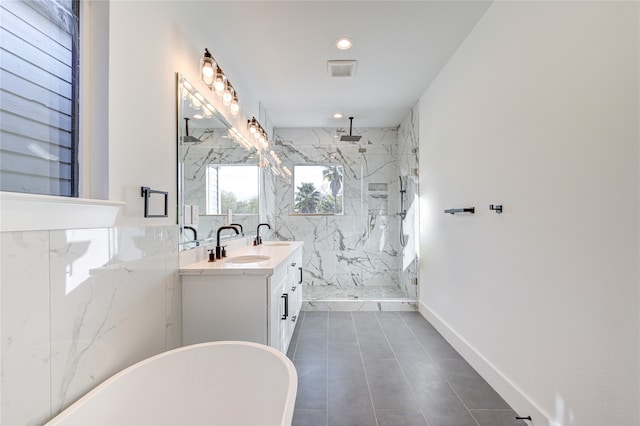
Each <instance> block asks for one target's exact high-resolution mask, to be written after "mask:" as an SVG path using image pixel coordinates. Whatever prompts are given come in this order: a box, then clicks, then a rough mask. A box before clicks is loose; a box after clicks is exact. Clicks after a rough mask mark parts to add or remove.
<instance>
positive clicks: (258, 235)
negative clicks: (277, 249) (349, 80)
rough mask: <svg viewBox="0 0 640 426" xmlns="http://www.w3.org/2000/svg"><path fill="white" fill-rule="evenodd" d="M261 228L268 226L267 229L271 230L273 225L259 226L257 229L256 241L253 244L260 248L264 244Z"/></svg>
mask: <svg viewBox="0 0 640 426" xmlns="http://www.w3.org/2000/svg"><path fill="white" fill-rule="evenodd" d="M261 226H266V227H267V228H269V229H271V225H269V224H268V223H261V224H259V225H258V228H257V229H256V239H255V240H254V242H253V245H254V246H259V245H260V244H262V237H261V236H260V227H261Z"/></svg>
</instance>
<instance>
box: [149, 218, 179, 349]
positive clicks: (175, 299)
mask: <svg viewBox="0 0 640 426" xmlns="http://www.w3.org/2000/svg"><path fill="white" fill-rule="evenodd" d="M158 228H159V229H158ZM158 228H157V229H156V230H155V232H156V233H160V234H161V239H162V242H163V247H164V279H165V291H166V297H165V324H164V325H165V335H166V348H165V349H166V350H170V349H175V348H179V347H180V346H182V281H181V279H180V273H179V269H180V252H179V247H178V234H179V231H178V227H177V226H164V227H158Z"/></svg>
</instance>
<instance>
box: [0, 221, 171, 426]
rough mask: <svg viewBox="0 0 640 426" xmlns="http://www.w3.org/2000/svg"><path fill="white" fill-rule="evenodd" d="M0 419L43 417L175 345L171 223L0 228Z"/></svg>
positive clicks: (26, 420) (8, 422) (14, 421)
mask: <svg viewBox="0 0 640 426" xmlns="http://www.w3.org/2000/svg"><path fill="white" fill-rule="evenodd" d="M0 247H1V253H0V256H1V261H2V271H1V282H2V285H1V288H0V296H1V298H0V316H1V318H0V319H1V321H2V322H1V341H0V356H1V357H2V358H1V360H2V366H1V374H0V380H1V382H0V390H1V393H0V399H1V402H0V404H1V418H0V422H1V423H2V424H6V425H14V424H16V425H17V424H42V423H44V422H45V421H46V420H48V419H49V418H51V417H52V416H54V415H56V414H57V413H58V412H59V411H60V410H61V409H64V408H65V407H67V406H68V405H69V404H71V403H72V402H73V401H75V400H76V399H77V398H78V397H80V396H81V395H83V394H85V393H86V392H87V391H88V390H90V389H91V388H93V387H95V386H96V385H97V384H99V383H100V382H101V381H103V380H104V379H106V378H107V377H109V376H111V375H112V374H114V373H116V372H118V371H120V370H122V369H123V368H125V367H127V366H129V365H131V364H133V363H135V362H137V361H140V360H142V359H145V358H147V357H150V356H152V355H155V354H158V353H160V352H163V351H165V350H168V349H173V348H176V347H179V346H181V344H182V319H181V318H182V312H181V311H182V308H181V306H182V302H181V290H180V280H179V276H178V229H177V227H176V226H157V227H153V226H151V227H139V228H104V229H78V230H61V231H31V232H5V233H0Z"/></svg>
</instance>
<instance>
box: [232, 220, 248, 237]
mask: <svg viewBox="0 0 640 426" xmlns="http://www.w3.org/2000/svg"><path fill="white" fill-rule="evenodd" d="M229 226H237V227H239V228H240V235H242V236H243V237H244V229H243V228H242V225H240V224H239V223H230V224H229Z"/></svg>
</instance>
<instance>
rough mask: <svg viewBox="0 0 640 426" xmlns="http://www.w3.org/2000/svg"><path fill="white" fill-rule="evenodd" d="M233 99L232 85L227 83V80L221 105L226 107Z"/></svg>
mask: <svg viewBox="0 0 640 426" xmlns="http://www.w3.org/2000/svg"><path fill="white" fill-rule="evenodd" d="M232 100H233V87H231V86H230V85H229V82H227V87H226V88H225V89H224V92H223V93H222V105H224V106H226V107H228V106H229V105H231V101H232Z"/></svg>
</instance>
